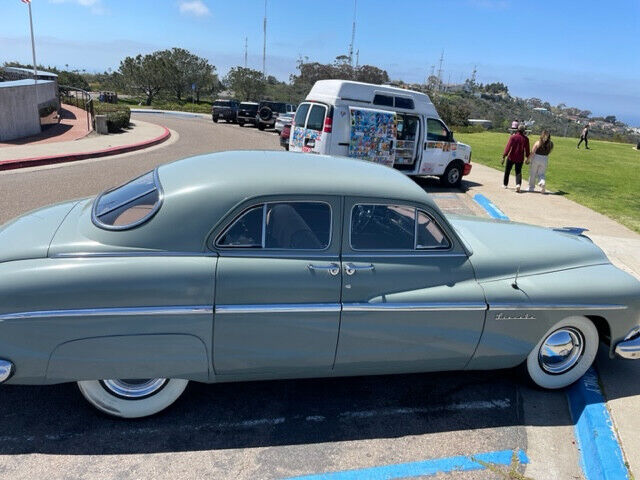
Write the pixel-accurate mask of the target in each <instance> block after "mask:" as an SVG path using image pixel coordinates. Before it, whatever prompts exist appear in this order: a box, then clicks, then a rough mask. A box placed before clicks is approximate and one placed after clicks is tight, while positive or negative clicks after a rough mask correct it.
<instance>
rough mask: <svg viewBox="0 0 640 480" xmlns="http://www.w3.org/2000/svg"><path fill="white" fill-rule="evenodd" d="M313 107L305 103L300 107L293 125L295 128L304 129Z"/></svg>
mask: <svg viewBox="0 0 640 480" xmlns="http://www.w3.org/2000/svg"><path fill="white" fill-rule="evenodd" d="M310 106H311V105H309V104H308V103H303V104H302V105H300V106H299V107H298V110H297V111H296V116H295V118H294V120H293V125H294V126H295V127H303V128H304V123H305V121H306V120H307V113H309V107H310Z"/></svg>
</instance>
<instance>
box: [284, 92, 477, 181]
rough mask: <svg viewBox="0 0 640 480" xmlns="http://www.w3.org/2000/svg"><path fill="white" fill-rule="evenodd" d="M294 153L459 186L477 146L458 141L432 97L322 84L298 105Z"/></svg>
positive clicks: (293, 137)
mask: <svg viewBox="0 0 640 480" xmlns="http://www.w3.org/2000/svg"><path fill="white" fill-rule="evenodd" d="M289 149H290V150H291V151H292V152H310V153H322V154H329V155H342V156H345V157H353V158H360V159H363V160H369V161H372V162H376V163H381V164H383V165H386V166H389V167H394V168H396V169H398V170H400V171H402V172H404V173H406V174H407V175H414V176H419V175H429V176H437V177H439V178H440V180H441V182H442V183H443V184H444V185H445V186H448V187H455V186H459V185H460V183H461V181H462V177H463V176H464V175H468V174H469V173H470V172H471V147H470V146H469V145H465V144H464V143H460V142H457V141H456V140H455V139H454V137H453V133H452V132H451V131H450V130H449V128H448V127H447V126H446V125H445V124H444V122H443V121H442V119H441V118H440V116H439V115H438V112H437V111H436V109H435V107H434V106H433V103H431V100H430V99H429V96H428V95H425V94H424V93H420V92H414V91H411V90H405V89H402V88H397V87H390V86H388V85H370V84H367V83H359V82H351V81H345V80H320V81H317V82H316V83H315V84H314V86H313V87H312V89H311V91H310V92H309V94H308V95H307V98H306V100H305V101H304V102H303V103H301V104H300V105H299V106H298V110H297V111H296V116H295V119H294V125H293V129H292V132H291V136H290V139H289Z"/></svg>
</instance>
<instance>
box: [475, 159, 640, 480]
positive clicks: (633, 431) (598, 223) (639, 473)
mask: <svg viewBox="0 0 640 480" xmlns="http://www.w3.org/2000/svg"><path fill="white" fill-rule="evenodd" d="M512 180H513V179H512ZM469 181H470V182H475V183H476V184H477V185H472V186H471V187H470V188H469V190H468V191H467V194H468V195H469V196H470V197H473V196H474V195H475V194H476V193H482V194H484V195H485V196H487V197H489V199H490V200H491V201H492V202H493V203H494V204H495V205H497V206H498V207H499V208H500V209H501V210H502V211H503V212H504V213H505V214H506V215H507V216H508V217H509V218H510V219H511V220H513V221H519V222H525V223H531V224H535V225H544V226H553V227H565V226H571V227H582V228H588V229H589V232H587V235H588V236H589V238H591V239H592V240H593V241H594V242H595V243H596V244H597V245H598V246H599V247H600V248H602V250H604V252H605V253H606V254H607V256H608V257H609V259H610V260H611V261H612V262H613V263H614V264H615V265H616V266H617V267H619V268H621V269H622V270H625V271H626V272H628V273H630V274H631V275H634V276H635V277H637V278H638V279H640V235H639V234H637V233H635V232H633V231H631V230H630V229H628V228H627V227H625V226H623V225H620V224H619V223H617V222H615V221H613V220H611V219H610V218H608V217H605V216H604V215H601V214H599V213H597V212H594V211H593V210H591V209H589V208H587V207H583V206H582V205H579V204H577V203H575V202H573V201H571V200H569V199H567V198H564V197H563V196H561V195H553V194H552V193H553V192H551V193H550V194H547V195H542V194H540V193H529V192H524V193H520V194H518V193H516V192H515V188H514V186H513V182H511V183H512V186H511V188H509V189H506V190H505V189H504V188H503V187H502V174H501V172H500V171H498V170H494V169H492V168H489V167H486V166H484V165H478V164H474V166H473V170H472V173H471V175H470V178H469ZM596 365H597V368H598V372H599V376H600V381H601V382H602V386H603V391H604V394H605V396H606V398H607V406H608V408H609V410H610V412H611V416H612V418H613V423H614V427H615V430H616V432H617V434H618V437H619V439H620V443H621V446H622V449H623V451H624V454H625V456H626V460H627V461H628V463H629V469H630V470H631V472H632V473H633V474H634V475H635V477H636V478H638V477H640V434H639V432H640V415H638V412H640V394H638V392H639V390H638V387H637V380H638V379H640V361H623V360H611V359H609V357H608V352H606V351H601V352H600V354H599V355H598V358H597V360H596Z"/></svg>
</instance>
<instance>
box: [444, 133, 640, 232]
mask: <svg viewBox="0 0 640 480" xmlns="http://www.w3.org/2000/svg"><path fill="white" fill-rule="evenodd" d="M455 137H456V140H458V141H460V142H463V143H466V144H469V145H471V149H472V151H473V154H472V162H474V163H476V162H477V163H481V164H483V165H487V166H489V167H492V168H495V169H497V170H502V169H503V167H502V166H501V165H500V159H501V158H502V151H503V149H504V146H505V145H506V143H507V140H508V138H509V135H508V134H506V133H495V132H482V133H458V134H456V135H455ZM538 138H539V137H538V136H537V135H532V136H531V137H530V141H531V146H533V144H534V142H535V141H536V140H537V139H538ZM552 141H553V143H554V149H553V152H551V155H550V156H549V166H548V168H547V188H548V189H550V190H553V191H562V192H565V194H566V198H569V199H571V200H573V201H575V202H578V203H580V204H582V205H585V206H586V207H589V208H591V209H593V210H595V211H597V212H600V213H602V214H604V215H607V216H608V217H610V218H613V219H614V220H616V221H618V222H620V223H622V224H624V225H626V226H627V227H629V228H630V229H632V230H635V231H636V232H640V192H639V190H640V151H638V150H634V149H633V145H631V144H628V143H614V142H604V141H598V140H589V147H590V148H591V150H585V149H584V143H583V145H582V146H581V148H580V150H576V143H578V139H575V138H561V137H552ZM512 175H513V173H512ZM500 181H501V175H499V174H497V173H496V182H500ZM522 183H523V185H522V187H523V188H529V168H528V165H525V166H524V168H523V169H522Z"/></svg>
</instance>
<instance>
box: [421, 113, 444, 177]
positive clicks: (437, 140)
mask: <svg viewBox="0 0 640 480" xmlns="http://www.w3.org/2000/svg"><path fill="white" fill-rule="evenodd" d="M450 140H451V139H450V134H449V130H448V129H447V127H446V126H445V125H444V123H442V122H441V121H440V120H438V119H436V118H427V139H426V141H425V142H424V152H423V155H422V163H421V164H420V173H421V174H423V175H441V174H443V173H444V170H445V169H446V168H447V165H448V164H449V160H450V159H451V143H450Z"/></svg>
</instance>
